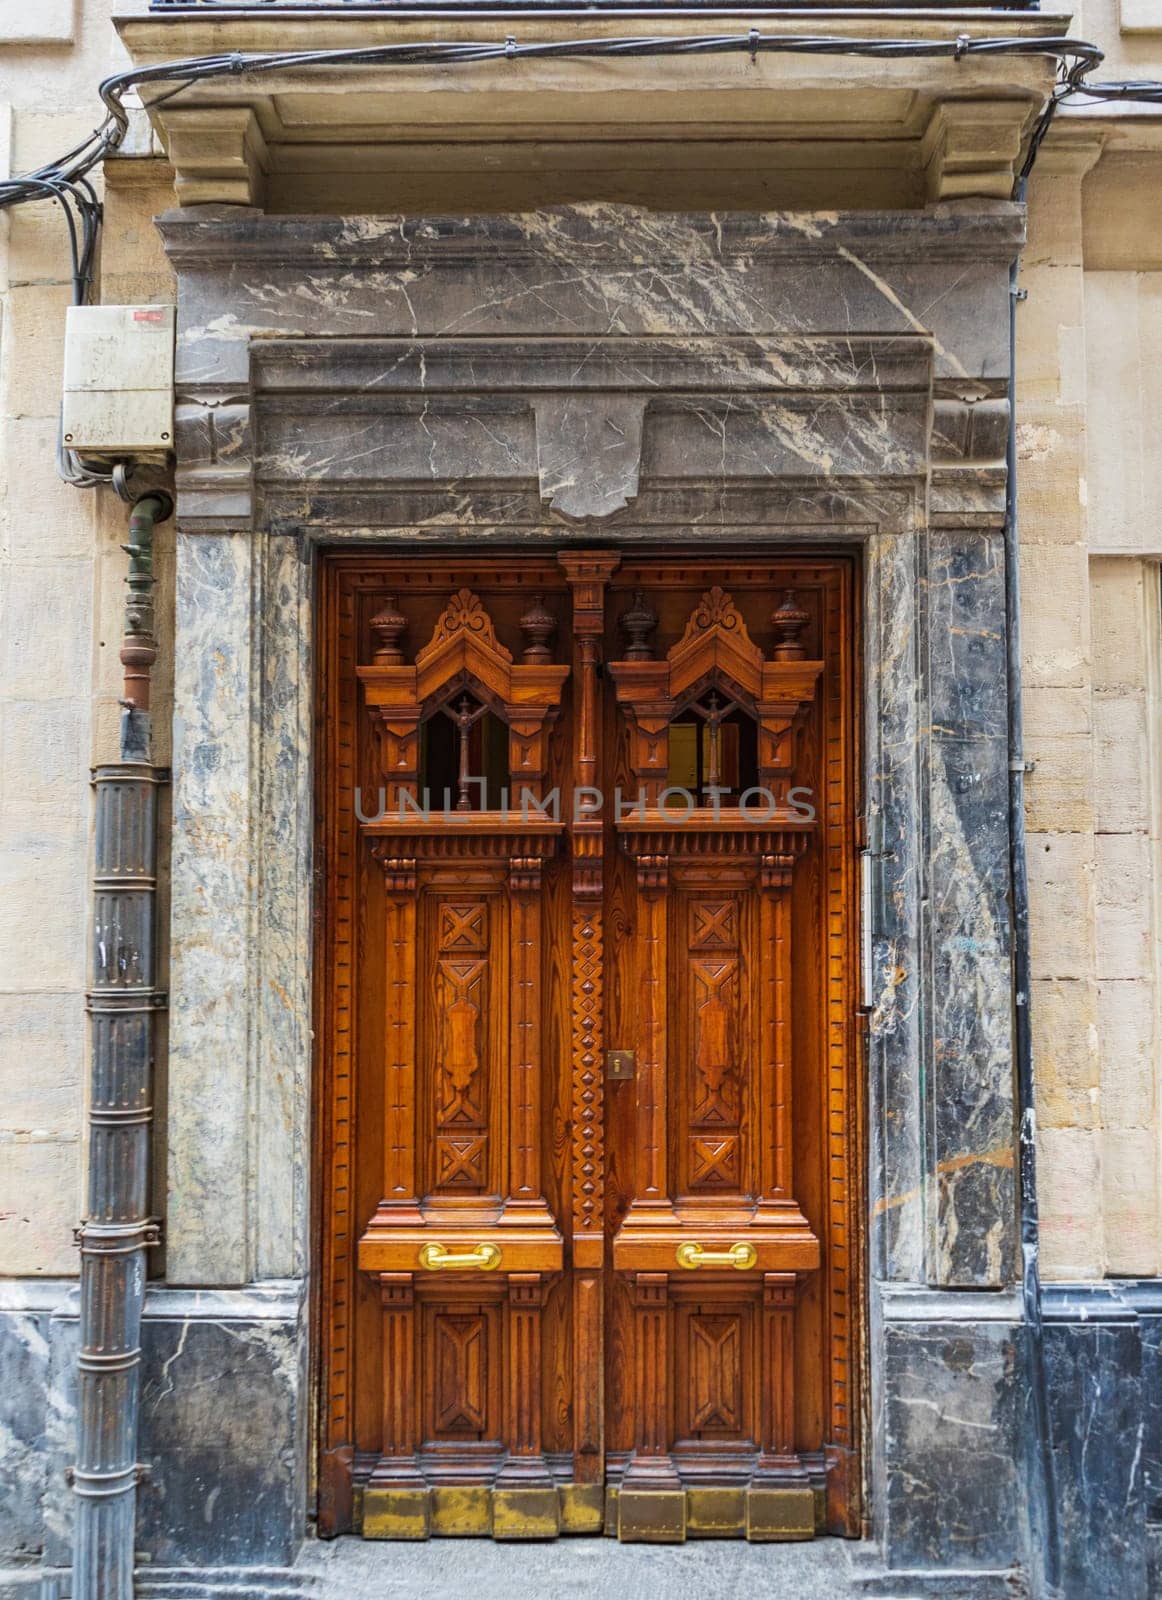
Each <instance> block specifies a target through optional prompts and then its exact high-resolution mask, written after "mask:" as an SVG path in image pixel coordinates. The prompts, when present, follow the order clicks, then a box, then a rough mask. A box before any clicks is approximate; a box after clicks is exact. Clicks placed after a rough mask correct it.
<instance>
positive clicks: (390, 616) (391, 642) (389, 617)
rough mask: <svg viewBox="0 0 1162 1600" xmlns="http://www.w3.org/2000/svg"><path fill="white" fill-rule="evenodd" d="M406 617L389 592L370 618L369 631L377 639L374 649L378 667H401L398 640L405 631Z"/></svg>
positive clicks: (401, 658) (402, 661)
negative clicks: (377, 642)
mask: <svg viewBox="0 0 1162 1600" xmlns="http://www.w3.org/2000/svg"><path fill="white" fill-rule="evenodd" d="M407 625H408V619H407V618H406V617H405V616H404V614H403V612H402V611H400V610H399V609H398V608H397V606H396V603H395V596H394V595H393V594H389V595H388V597H387V599H386V600H385V601H384V602H383V604H382V606H380V608H379V610H378V611H377V612H376V613H375V615H374V616H373V617H372V619H371V631H372V633H374V634H375V636H376V638H377V639H378V640H379V644H378V645H377V647H376V651H375V664H376V666H379V667H402V666H403V664H404V659H403V651H402V650H401V649H400V640H401V639H402V638H403V636H404V634H405V633H406V632H407Z"/></svg>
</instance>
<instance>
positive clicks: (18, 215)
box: [0, 0, 172, 1276]
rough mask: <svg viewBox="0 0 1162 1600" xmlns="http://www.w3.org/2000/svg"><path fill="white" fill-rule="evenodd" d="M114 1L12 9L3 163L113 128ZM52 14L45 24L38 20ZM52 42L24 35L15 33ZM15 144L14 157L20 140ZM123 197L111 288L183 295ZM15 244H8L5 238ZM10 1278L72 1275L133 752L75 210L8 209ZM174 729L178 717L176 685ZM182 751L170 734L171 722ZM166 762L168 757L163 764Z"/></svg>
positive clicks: (5, 1033)
mask: <svg viewBox="0 0 1162 1600" xmlns="http://www.w3.org/2000/svg"><path fill="white" fill-rule="evenodd" d="M113 10H114V6H113V5H112V3H111V0H85V3H84V4H83V5H80V4H78V5H77V6H76V7H75V8H74V7H71V6H65V5H54V6H49V5H46V6H44V7H43V8H42V7H40V6H26V5H20V4H14V5H10V6H6V7H5V8H4V9H3V10H0V80H2V83H3V88H2V89H0V93H2V94H3V95H5V96H7V97H8V98H7V100H6V101H5V102H3V103H0V161H4V162H5V163H6V166H7V169H8V170H11V171H15V172H20V171H27V170H29V169H30V168H33V167H36V166H38V165H40V164H41V163H42V162H44V161H45V160H47V159H49V158H51V157H52V156H54V155H58V154H60V153H61V152H62V151H64V150H67V149H68V148H70V147H71V146H72V145H73V144H75V143H76V142H77V141H78V140H79V139H80V138H82V137H83V136H84V135H85V134H86V133H88V132H89V131H90V130H91V129H92V128H93V126H94V124H95V123H96V121H97V120H98V101H97V99H96V94H95V87H96V83H97V81H98V79H99V78H101V77H102V76H104V75H105V74H106V73H108V72H110V71H112V70H113V69H114V66H115V65H116V61H115V55H114V49H115V47H114V44H113V34H112V29H111V26H110V23H109V17H110V15H111V14H112V11H113ZM37 19H39V20H38V26H37V28H31V23H32V22H33V21H34V20H37ZM30 29H31V32H32V35H33V37H34V41H35V40H44V41H46V42H29V43H27V44H25V45H22V46H20V47H12V46H9V45H8V44H7V41H8V40H10V39H13V38H24V39H27V38H29V31H30ZM5 145H6V146H7V148H6V149H5V148H4V146H5ZM165 203H166V202H165V199H164V197H161V198H160V200H159V197H158V195H157V194H156V193H155V194H154V195H153V196H148V195H147V193H146V192H145V191H125V192H120V191H113V190H111V191H110V194H109V214H108V226H107V229H106V235H105V249H104V256H103V267H104V272H105V281H104V283H103V285H102V287H101V294H102V297H103V298H106V299H118V298H122V297H130V296H131V297H133V298H136V299H142V300H161V301H164V300H167V299H170V298H172V288H171V282H172V280H171V277H170V274H169V272H168V268H167V266H166V263H165V258H164V255H163V254H162V253H161V251H160V248H159V245H158V241H157V238H156V235H155V233H154V230H153V228H152V226H151V223H150V215H151V212H152V210H154V209H157V208H158V205H159V204H160V205H164V204H165ZM5 236H6V237H5ZM0 294H2V309H0V316H2V326H3V345H2V350H0V457H2V464H0V495H2V496H3V498H2V500H0V899H2V900H3V903H4V906H5V911H6V915H5V917H4V919H3V923H2V925H0V1272H2V1273H4V1274H11V1275H13V1276H28V1275H53V1274H63V1273H68V1274H71V1273H73V1272H74V1271H75V1268H76V1255H75V1251H74V1249H73V1242H72V1228H73V1225H74V1224H75V1222H76V1220H77V1217H78V1215H79V1211H80V1199H81V1185H80V1173H81V1136H82V1120H83V1118H82V1113H83V1077H84V1055H85V1024H84V1010H83V992H84V986H85V980H86V973H85V962H86V933H85V925H86V916H87V910H88V907H87V894H86V888H85V885H86V879H87V873H88V840H89V827H90V795H89V784H88V776H89V766H90V763H91V762H92V761H94V760H96V759H104V760H108V759H110V758H111V757H112V758H115V757H116V753H117V718H118V708H117V704H116V696H117V694H118V692H119V685H118V677H117V674H118V663H117V648H118V646H117V640H118V635H119V631H120V605H121V600H120V594H119V587H120V579H121V573H122V569H123V564H124V557H123V555H122V553H121V551H120V548H119V545H120V542H121V540H122V539H123V538H124V526H125V524H124V513H123V510H122V508H120V507H119V505H118V504H117V503H116V502H114V501H113V499H112V497H111V496H109V495H107V494H105V493H102V494H101V495H100V496H98V495H95V494H91V493H89V494H85V493H78V492H77V491H76V490H73V489H70V488H67V487H66V486H65V485H64V484H62V483H61V482H60V480H59V478H58V477H57V473H56V466H55V449H56V436H57V417H58V408H59V403H60V385H61V361H62V353H63V333H64V319H65V308H66V306H67V305H68V303H69V301H70V299H71V284H70V281H69V257H68V249H67V240H66V231H65V222H64V219H63V217H62V215H61V212H60V209H59V207H57V206H56V205H54V204H53V203H51V202H45V203H43V204H39V205H33V206H25V207H22V208H20V209H19V210H17V211H15V212H11V213H8V214H7V220H6V221H0ZM157 720H158V723H159V726H160V727H161V728H162V729H163V730H164V729H165V727H166V723H167V720H168V719H167V717H166V713H165V706H164V691H163V696H162V705H161V709H160V715H159V716H158V719H157ZM163 741H164V745H165V748H166V749H168V736H167V735H166V734H164V733H163ZM163 759H164V756H163Z"/></svg>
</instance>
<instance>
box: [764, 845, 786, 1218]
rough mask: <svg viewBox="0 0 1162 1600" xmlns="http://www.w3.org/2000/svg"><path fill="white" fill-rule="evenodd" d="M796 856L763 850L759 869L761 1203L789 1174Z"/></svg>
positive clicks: (774, 1196)
mask: <svg viewBox="0 0 1162 1600" xmlns="http://www.w3.org/2000/svg"><path fill="white" fill-rule="evenodd" d="M793 866H794V857H793V856H791V855H778V856H776V855H764V856H763V858H762V862H761V865H760V868H759V891H760V895H761V900H760V926H761V928H762V941H763V949H764V951H765V952H766V960H765V962H764V963H763V967H762V975H763V982H762V1024H761V1025H762V1053H761V1055H760V1058H759V1104H760V1106H761V1107H762V1108H763V1112H762V1116H761V1120H760V1143H759V1204H760V1208H761V1207H762V1205H763V1203H764V1202H770V1201H777V1200H787V1199H789V1198H790V1196H791V1194H792V1193H793V1189H792V1177H791V875H792V870H793Z"/></svg>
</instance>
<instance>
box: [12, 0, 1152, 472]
mask: <svg viewBox="0 0 1162 1600" xmlns="http://www.w3.org/2000/svg"><path fill="white" fill-rule="evenodd" d="M193 9H198V8H193ZM735 52H740V53H745V54H747V55H749V56H750V58H751V60H752V61H753V60H755V59H756V58H757V56H758V55H759V54H760V53H762V54H764V55H830V56H864V57H868V58H871V59H879V60H908V59H913V60H923V59H937V58H944V59H951V60H955V61H961V60H963V59H964V58H965V57H966V56H994V55H1011V56H1030V57H1033V56H1050V57H1053V58H1055V59H1056V60H1057V63H1058V73H1059V76H1058V82H1057V85H1056V87H1055V89H1054V91H1053V94H1052V95H1051V96H1050V98H1049V101H1048V103H1047V105H1046V107H1045V110H1044V112H1043V113H1042V115H1041V118H1040V120H1039V122H1038V124H1037V127H1036V128H1035V130H1034V133H1033V137H1032V138H1031V139H1030V142H1029V149H1028V153H1027V155H1026V159H1025V163H1024V165H1023V167H1022V169H1021V175H1020V177H1021V179H1027V177H1028V175H1029V172H1030V171H1031V170H1032V165H1033V162H1034V161H1035V160H1036V156H1037V150H1038V149H1039V147H1040V144H1041V141H1042V140H1043V139H1044V137H1045V134H1046V133H1047V132H1048V130H1049V126H1050V123H1051V122H1052V119H1053V116H1054V114H1055V113H1056V111H1057V110H1058V108H1059V107H1060V105H1061V104H1062V103H1063V102H1064V101H1066V100H1068V99H1070V98H1072V97H1073V96H1075V95H1077V96H1084V97H1086V98H1087V99H1090V100H1094V101H1097V102H1112V101H1138V102H1141V103H1143V104H1162V83H1155V82H1153V81H1150V80H1139V81H1130V80H1127V81H1125V82H1109V83H1100V82H1098V83H1090V82H1088V81H1087V80H1088V75H1089V74H1090V73H1091V72H1094V71H1095V70H1096V69H1097V68H1098V67H1099V66H1100V65H1101V63H1102V61H1103V60H1104V56H1103V54H1102V52H1101V50H1099V49H1098V47H1097V46H1096V45H1093V44H1088V43H1086V42H1085V41H1084V40H1081V39H1045V38H1036V39H994V38H985V39H974V38H971V37H970V36H969V35H968V34H964V33H962V34H958V35H957V36H956V37H955V38H951V39H848V38H835V37H828V36H826V35H818V34H787V35H785V36H778V35H774V34H764V33H762V32H760V30H759V29H757V28H750V29H748V30H747V32H745V33H724V34H714V33H708V34H698V35H695V36H693V37H690V38H673V37H666V36H660V35H627V36H626V37H624V38H614V39H562V40H537V41H534V42H533V43H526V44H521V43H518V42H517V40H516V38H515V37H513V36H510V37H509V38H507V39H506V40H505V41H504V42H503V43H496V42H494V41H491V40H487V41H486V40H480V41H476V42H472V41H462V42H452V43H448V42H443V43H440V42H432V43H425V44H381V45H367V46H361V47H358V48H354V49H343V50H337V49H332V50H297V51H292V50H274V51H265V52H253V53H250V54H244V53H243V52H241V51H234V52H232V53H230V54H229V55H212V56H192V57H189V58H187V59H185V60H179V61H164V62H160V63H158V64H157V65H156V66H151V67H131V68H130V69H129V70H128V71H126V72H119V73H115V74H114V75H113V76H112V77H109V78H106V79H105V80H104V81H103V82H102V83H101V85H100V88H99V93H100V96H101V99H102V101H103V102H104V105H105V110H106V116H105V120H104V122H103V123H102V124H101V125H100V127H98V128H95V129H94V130H93V132H92V134H91V135H90V136H89V137H88V138H87V139H82V140H81V142H80V143H79V144H76V145H74V146H73V148H72V149H71V150H69V151H67V152H66V153H65V154H64V155H63V156H60V157H58V158H57V159H56V160H55V161H52V162H48V163H47V164H46V165H45V166H43V167H39V168H37V170H36V171H35V172H30V173H26V174H23V175H21V176H18V177H14V178H9V179H6V180H4V181H2V182H0V210H4V209H6V208H7V207H9V206H15V205H22V204H26V203H28V202H30V201H33V200H43V199H45V198H51V199H53V200H55V201H56V202H57V203H58V204H59V205H60V206H61V207H62V209H63V210H64V213H65V218H66V222H67V225H68V231H69V248H70V252H71V258H72V266H73V274H72V275H73V298H74V300H75V301H76V303H77V304H78V305H82V304H84V302H85V301H86V299H87V298H88V294H89V289H90V287H91V284H92V276H93V261H94V257H95V253H96V247H97V239H98V236H99V233H100V228H101V220H102V211H101V204H100V201H99V200H98V199H97V196H96V193H95V192H94V190H93V187H92V185H91V184H90V183H89V181H88V175H89V173H91V172H94V171H95V170H96V169H97V168H98V167H99V166H100V165H101V163H102V162H103V161H104V160H105V157H106V156H107V155H109V154H110V153H111V152H113V151H116V150H117V149H119V148H120V146H121V145H122V143H123V142H124V139H125V135H126V133H127V132H128V128H129V113H128V112H127V110H126V109H125V103H124V102H125V97H126V96H127V95H128V94H129V93H131V92H132V91H135V90H140V89H142V88H143V87H146V86H147V85H150V84H162V83H168V84H170V85H172V87H171V88H169V89H168V90H167V92H166V93H165V94H163V95H160V96H158V97H156V98H155V99H154V100H153V101H152V102H147V109H148V106H149V105H161V104H163V103H164V102H165V101H168V100H172V99H173V98H175V96H177V95H180V94H182V93H184V92H185V91H186V90H187V89H189V88H191V87H192V86H193V85H194V84H197V83H203V82H205V81H207V80H208V79H213V78H221V77H238V76H243V75H245V76H251V75H256V74H262V73H268V72H287V71H295V70H299V69H310V68H325V67H377V66H378V67H391V66H419V65H429V66H454V65H457V64H460V63H465V64H466V63H470V62H481V61H500V60H504V61H510V62H512V61H527V60H566V59H568V60H601V59H607V60H608V59H617V58H623V57H640V56H694V55H722V54H730V53H735ZM1019 181H1020V180H1019ZM58 454H59V463H60V470H61V474H62V476H63V477H65V478H66V480H67V481H68V482H69V483H74V484H77V485H78V486H85V487H89V486H92V485H93V484H96V483H108V482H109V481H110V478H111V475H110V474H109V473H107V472H104V471H102V470H100V469H97V468H92V467H88V466H86V465H85V464H84V463H83V462H81V461H80V459H79V458H78V457H77V456H76V455H75V454H74V453H73V452H72V451H68V450H65V448H64V444H63V440H62V442H61V444H60V447H59V452H58Z"/></svg>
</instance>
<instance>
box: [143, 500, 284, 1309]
mask: <svg viewBox="0 0 1162 1600" xmlns="http://www.w3.org/2000/svg"><path fill="white" fill-rule="evenodd" d="M257 561H258V551H257V549H256V545H255V542H254V541H253V540H252V539H251V538H250V537H249V536H247V535H246V534H244V533H240V534H238V535H234V536H221V535H213V536H210V537H204V536H199V537H198V538H191V537H190V536H189V535H188V534H185V533H183V532H181V531H179V532H178V535H177V597H176V616H175V624H174V627H175V649H174V745H173V770H174V789H173V824H172V861H171V883H172V889H171V929H172V931H171V945H170V1009H169V1062H168V1134H169V1137H168V1147H167V1154H168V1162H167V1179H168V1188H169V1195H168V1203H167V1211H166V1217H167V1223H166V1253H167V1271H168V1273H169V1276H170V1278H171V1279H172V1280H173V1281H174V1282H177V1283H183V1284H230V1283H235V1284H243V1283H246V1282H248V1281H249V1280H250V1278H251V1277H252V1276H253V1271H252V1267H253V1262H254V1259H255V1237H254V1232H255V1230H254V1214H253V1189H254V1178H255V1169H256V1151H255V1140H254V1136H253V1135H254V1127H255V1123H254V1110H255V1108H254V1083H253V1078H254V1072H253V1061H252V1047H253V1041H254V1032H255V1030H254V1028H253V1026H252V1022H251V1012H252V1008H253V1001H254V996H255V990H254V963H255V955H256V950H255V938H254V932H255V906H256V900H257V896H258V892H259V887H260V883H261V881H262V880H261V868H260V866H259V863H258V861H257V859H256V851H255V844H256V838H255V829H256V824H257V811H258V807H259V805H260V803H261V800H260V781H261V780H260V775H259V770H258V765H257V763H256V761H255V750H254V744H253V733H252V726H253V708H254V707H255V706H256V705H260V704H261V699H260V697H259V696H258V695H257V692H256V691H257V688H258V684H257V679H256V670H257V655H258V650H257V640H256V639H255V636H254V626H253V623H254V606H255V603H256V600H257V598H258V597H257V595H256V593H255V588H254V570H255V567H256V564H257ZM285 1178H286V1180H287V1181H289V1173H288V1174H286V1175H285Z"/></svg>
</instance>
